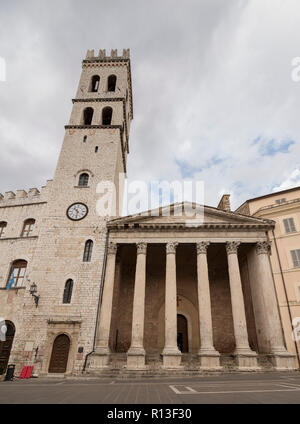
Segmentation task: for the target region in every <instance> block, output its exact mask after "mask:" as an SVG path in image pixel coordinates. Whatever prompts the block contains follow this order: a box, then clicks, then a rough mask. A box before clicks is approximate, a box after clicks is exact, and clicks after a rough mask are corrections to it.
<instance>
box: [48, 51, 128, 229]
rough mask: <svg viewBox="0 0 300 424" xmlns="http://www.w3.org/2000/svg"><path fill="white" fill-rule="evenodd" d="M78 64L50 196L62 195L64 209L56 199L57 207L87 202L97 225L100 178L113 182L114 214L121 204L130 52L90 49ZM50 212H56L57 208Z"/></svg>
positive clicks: (124, 171) (124, 168)
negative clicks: (84, 176) (78, 73)
mask: <svg viewBox="0 0 300 424" xmlns="http://www.w3.org/2000/svg"><path fill="white" fill-rule="evenodd" d="M82 68H83V69H82V74H81V78H80V81H79V86H78V90H77V95H76V98H75V99H73V110H72V113H71V117H70V121H69V124H68V125H67V126H66V134H65V138H64V142H63V145H62V150H61V154H60V157H59V160H58V164H57V168H56V173H55V176H54V181H53V191H52V194H53V196H54V199H57V198H61V199H62V201H63V202H64V205H63V207H62V204H58V203H57V208H58V209H59V211H61V210H62V209H64V208H67V207H68V206H69V205H70V204H71V203H72V202H78V201H82V202H87V203H88V205H87V206H88V207H89V216H88V217H87V219H88V221H89V222H90V223H91V224H97V223H98V217H97V216H95V201H96V199H97V198H99V195H98V196H97V195H96V189H97V185H98V184H99V182H101V181H104V180H105V181H111V182H114V183H115V187H116V200H117V205H116V206H117V208H116V211H117V213H116V215H118V210H119V204H118V203H119V199H121V202H120V203H122V195H123V193H122V190H119V175H120V174H126V159H127V154H128V152H129V131H130V122H131V120H132V117H133V115H132V89H131V72H130V59H129V50H124V51H123V55H122V56H118V55H117V50H112V52H111V55H110V56H106V53H105V50H100V52H99V55H98V56H96V57H95V55H94V51H88V53H87V56H86V59H85V60H84V61H83V64H82ZM82 174H87V175H88V177H87V178H88V188H87V189H86V187H85V188H84V189H82V188H81V187H80V184H79V178H80V175H82ZM120 191H121V192H120ZM54 199H53V200H54ZM54 202H55V201H54ZM121 207H122V206H121ZM58 209H57V210H58ZM54 211H55V215H56V208H54ZM86 222H87V221H86V220H85V224H86Z"/></svg>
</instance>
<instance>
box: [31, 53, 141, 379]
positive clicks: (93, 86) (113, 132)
mask: <svg viewBox="0 0 300 424" xmlns="http://www.w3.org/2000/svg"><path fill="white" fill-rule="evenodd" d="M132 117H133V111H132V88H131V72H130V58H129V50H124V51H123V55H122V56H118V53H117V51H116V50H112V52H111V55H110V56H106V53H105V50H100V52H99V55H98V56H95V54H94V51H88V53H87V56H86V58H85V60H83V64H82V74H81V78H80V81H79V86H78V90H77V95H76V98H75V99H73V109H72V112H71V117H70V121H69V123H68V125H66V127H65V129H66V132H65V137H64V141H63V144H62V149H61V153H60V156H59V159H58V163H57V167H56V172H55V175H54V179H53V181H52V182H51V183H50V184H49V194H48V199H47V205H45V209H46V210H45V213H44V216H43V218H42V220H41V223H40V227H39V234H38V240H37V245H36V250H35V252H34V256H33V259H32V261H31V263H30V264H29V269H28V271H27V276H28V278H29V279H30V281H31V282H32V281H34V282H35V284H36V285H37V287H38V294H39V296H40V299H39V305H38V309H36V310H35V309H34V307H33V305H32V298H31V297H30V294H28V293H27V294H26V296H25V297H26V298H27V303H28V305H29V306H28V309H27V310H25V313H24V322H23V325H24V331H23V334H24V339H23V342H24V343H25V341H28V340H30V341H32V343H33V346H34V347H35V348H38V354H37V364H40V369H38V365H37V364H36V369H37V372H39V373H40V374H46V373H47V372H48V370H49V364H50V362H51V349H52V345H53V343H54V341H55V339H56V337H57V334H60V333H62V334H67V335H68V337H69V338H70V342H71V345H70V346H71V347H70V356H69V358H70V359H69V361H68V370H67V372H71V371H73V372H74V371H75V372H76V371H77V372H80V371H81V370H82V367H83V364H84V362H85V358H86V355H87V354H88V353H90V352H91V351H92V349H93V341H94V334H95V325H96V320H97V310H98V304H99V299H100V294H101V286H102V278H103V272H102V270H103V264H104V263H105V248H106V233H107V228H106V219H105V217H103V216H99V214H98V213H97V211H96V204H97V201H98V200H99V197H100V195H99V193H97V186H98V184H99V183H101V182H102V181H103V180H105V181H109V182H113V183H114V184H115V187H116V195H117V196H116V199H117V205H116V206H117V209H116V210H117V213H116V214H118V210H119V203H120V204H121V203H122V193H121V191H122V188H121V189H119V175H120V174H121V175H124V174H126V158H127V154H128V152H129V130H130V122H131V120H132ZM119 198H120V199H121V200H120V201H119ZM87 242H90V243H92V249H93V250H92V255H91V258H90V260H89V261H85V260H84V252H85V246H86V243H87ZM69 280H71V281H72V282H73V283H72V284H73V291H72V301H71V302H70V303H69V304H66V302H65V301H63V299H64V296H65V291H66V283H67V282H68V281H69ZM33 339H34V340H33Z"/></svg>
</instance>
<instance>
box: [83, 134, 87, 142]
mask: <svg viewBox="0 0 300 424" xmlns="http://www.w3.org/2000/svg"><path fill="white" fill-rule="evenodd" d="M83 142H84V143H86V142H87V135H85V136H84V137H83Z"/></svg>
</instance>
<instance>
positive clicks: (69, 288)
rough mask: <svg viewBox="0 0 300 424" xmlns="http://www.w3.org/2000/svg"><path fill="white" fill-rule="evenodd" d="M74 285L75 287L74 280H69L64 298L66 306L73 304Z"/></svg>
mask: <svg viewBox="0 0 300 424" xmlns="http://www.w3.org/2000/svg"><path fill="white" fill-rule="evenodd" d="M73 285H74V282H73V280H68V281H67V282H66V285H65V290H64V298H63V303H64V304H70V303H71V299H72V292H73Z"/></svg>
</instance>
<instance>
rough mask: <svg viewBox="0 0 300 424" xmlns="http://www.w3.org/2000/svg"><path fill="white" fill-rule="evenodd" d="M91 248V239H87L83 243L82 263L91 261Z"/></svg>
mask: <svg viewBox="0 0 300 424" xmlns="http://www.w3.org/2000/svg"><path fill="white" fill-rule="evenodd" d="M93 249H94V242H93V240H87V241H86V242H85V245H84V251H83V259H82V262H84V263H89V262H92V256H93Z"/></svg>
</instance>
